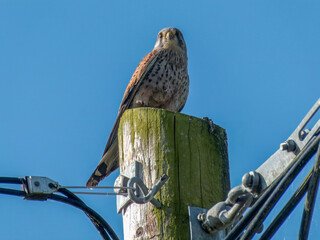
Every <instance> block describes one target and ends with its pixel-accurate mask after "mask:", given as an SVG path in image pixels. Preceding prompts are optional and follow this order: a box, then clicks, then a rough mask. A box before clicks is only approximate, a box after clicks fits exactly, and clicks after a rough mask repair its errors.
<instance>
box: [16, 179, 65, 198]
mask: <svg viewBox="0 0 320 240" xmlns="http://www.w3.org/2000/svg"><path fill="white" fill-rule="evenodd" d="M58 187H59V184H58V182H55V181H53V180H51V179H50V178H47V177H39V176H25V177H24V178H23V184H22V189H23V191H25V193H26V196H25V197H24V198H25V199H28V200H42V201H44V200H47V198H48V196H49V195H51V194H53V193H54V192H56V191H57V190H58Z"/></svg>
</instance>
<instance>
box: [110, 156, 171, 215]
mask: <svg viewBox="0 0 320 240" xmlns="http://www.w3.org/2000/svg"><path fill="white" fill-rule="evenodd" d="M167 180H168V176H167V175H165V174H164V175H162V177H161V178H160V180H159V181H158V182H157V183H156V184H155V185H154V187H153V188H152V189H150V192H149V189H148V188H147V186H146V185H145V184H144V183H143V181H142V164H141V163H140V162H137V161H135V162H133V163H132V164H130V165H129V166H128V167H127V168H126V169H125V170H124V171H123V172H122V173H121V174H120V175H119V176H118V178H117V179H116V181H115V186H121V188H120V189H115V192H116V193H117V194H118V195H122V196H117V212H118V213H120V212H121V211H122V209H124V208H126V207H127V206H129V204H131V203H132V202H134V203H137V204H144V203H147V202H151V203H152V204H153V205H154V206H156V207H157V208H161V206H162V205H161V203H160V202H159V201H158V200H156V199H155V198H154V196H155V195H156V193H157V192H158V191H159V190H160V188H161V187H162V186H163V184H165V183H166V181H167Z"/></svg>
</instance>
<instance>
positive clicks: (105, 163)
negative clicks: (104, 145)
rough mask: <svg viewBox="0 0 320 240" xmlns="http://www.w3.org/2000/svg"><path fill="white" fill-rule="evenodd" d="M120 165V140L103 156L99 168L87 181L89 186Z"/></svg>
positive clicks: (96, 183) (94, 184) (95, 183)
mask: <svg viewBox="0 0 320 240" xmlns="http://www.w3.org/2000/svg"><path fill="white" fill-rule="evenodd" d="M118 167H119V153H118V141H117V139H116V141H114V143H113V144H112V145H111V147H110V148H109V149H108V151H107V152H106V153H105V154H104V155H103V156H102V159H101V160H100V162H99V164H98V166H97V168H96V169H95V170H94V172H93V173H92V175H91V177H90V178H89V180H88V182H87V187H93V186H97V185H98V183H99V182H100V181H101V180H102V179H104V178H105V177H107V176H108V175H109V174H110V173H112V172H113V171H114V170H116V169H117V168H118Z"/></svg>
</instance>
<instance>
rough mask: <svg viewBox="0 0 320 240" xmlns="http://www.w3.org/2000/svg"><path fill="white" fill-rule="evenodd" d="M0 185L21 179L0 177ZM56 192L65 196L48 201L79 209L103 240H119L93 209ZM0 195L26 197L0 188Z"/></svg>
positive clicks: (65, 190)
mask: <svg viewBox="0 0 320 240" xmlns="http://www.w3.org/2000/svg"><path fill="white" fill-rule="evenodd" d="M0 183H12V184H23V179H21V178H13V177H0ZM58 192H59V193H61V194H63V195H65V196H61V195H57V194H50V195H48V199H52V200H55V201H59V202H62V203H66V204H69V205H72V206H74V207H76V208H79V209H81V210H82V211H83V212H84V213H85V214H86V215H87V216H88V217H89V218H90V220H91V221H92V223H93V224H94V226H95V227H96V228H97V230H98V232H99V233H100V235H101V236H102V237H103V239H106V240H111V239H112V240H119V238H118V236H117V235H116V233H115V232H114V231H113V229H112V228H111V227H110V225H109V224H108V223H107V222H106V221H105V220H104V219H103V218H102V217H101V216H100V215H99V214H98V213H97V212H95V211H94V210H93V209H91V208H90V207H88V206H87V205H86V204H85V203H84V202H83V201H82V200H81V199H80V198H79V197H77V196H76V195H75V194H73V193H72V192H70V191H69V190H67V189H63V188H62V189H59V190H58ZM0 194H8V195H13V196H20V197H26V196H27V194H26V192H24V191H21V190H14V189H7V188H0ZM106 231H107V232H106ZM107 233H108V234H109V235H108V234H107ZM110 237H111V238H110Z"/></svg>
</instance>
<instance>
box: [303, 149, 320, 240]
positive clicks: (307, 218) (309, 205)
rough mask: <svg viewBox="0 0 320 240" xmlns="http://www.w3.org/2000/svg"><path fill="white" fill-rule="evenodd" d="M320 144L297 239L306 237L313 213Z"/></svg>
mask: <svg viewBox="0 0 320 240" xmlns="http://www.w3.org/2000/svg"><path fill="white" fill-rule="evenodd" d="M319 167H320V144H319V146H318V152H317V156H316V160H315V163H314V166H313V175H312V178H311V180H310V184H309V188H308V194H307V198H306V201H305V205H304V211H303V215H302V219H301V226H300V232H299V238H298V239H308V235H309V229H310V222H311V218H312V214H313V209H314V204H315V200H316V196H317V192H318V187H319V176H320V170H319Z"/></svg>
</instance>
